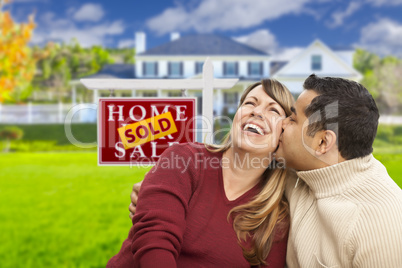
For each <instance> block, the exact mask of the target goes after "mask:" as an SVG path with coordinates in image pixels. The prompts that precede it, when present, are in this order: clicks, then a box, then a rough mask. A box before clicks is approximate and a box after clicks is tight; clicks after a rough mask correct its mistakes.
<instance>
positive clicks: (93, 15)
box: [73, 3, 105, 22]
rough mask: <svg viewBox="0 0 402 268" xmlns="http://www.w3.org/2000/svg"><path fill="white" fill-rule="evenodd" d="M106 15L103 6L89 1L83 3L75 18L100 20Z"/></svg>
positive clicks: (78, 19) (79, 19)
mask: <svg viewBox="0 0 402 268" xmlns="http://www.w3.org/2000/svg"><path fill="white" fill-rule="evenodd" d="M103 15H105V12H104V11H103V8H102V6H101V5H99V4H92V3H88V4H85V5H82V6H81V8H80V9H78V10H77V11H76V12H75V14H74V15H73V18H74V19H75V20H76V21H95V22H96V21H100V20H101V19H102V18H103Z"/></svg>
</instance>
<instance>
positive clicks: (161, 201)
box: [131, 145, 196, 267]
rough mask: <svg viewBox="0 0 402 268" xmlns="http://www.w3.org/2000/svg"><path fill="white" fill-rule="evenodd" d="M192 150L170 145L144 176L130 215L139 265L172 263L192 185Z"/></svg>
mask: <svg viewBox="0 0 402 268" xmlns="http://www.w3.org/2000/svg"><path fill="white" fill-rule="evenodd" d="M194 175H195V174H194V162H193V158H192V153H191V152H189V151H188V149H187V148H184V145H178V146H173V147H171V148H169V149H167V150H166V151H165V152H164V153H163V154H162V156H161V158H160V160H159V161H158V164H157V165H156V166H155V167H153V168H152V169H151V171H150V172H149V173H148V174H147V176H146V179H145V180H144V182H143V184H142V186H141V191H140V193H139V196H138V203H137V210H136V213H135V216H134V217H133V223H134V225H133V227H132V228H133V232H132V233H133V237H132V239H131V241H132V244H131V251H132V253H133V254H134V262H135V263H136V265H138V266H141V267H176V260H177V258H178V256H179V254H180V250H181V245H182V242H183V233H184V231H185V227H186V214H187V210H188V203H189V200H190V198H191V195H192V193H193V191H194V188H195V183H196V182H195V179H194V178H195V176H194Z"/></svg>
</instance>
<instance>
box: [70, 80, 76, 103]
mask: <svg viewBox="0 0 402 268" xmlns="http://www.w3.org/2000/svg"><path fill="white" fill-rule="evenodd" d="M71 99H72V100H71V101H72V103H73V106H74V105H76V104H77V89H76V86H75V85H73V88H72V94H71Z"/></svg>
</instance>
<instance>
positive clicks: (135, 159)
mask: <svg viewBox="0 0 402 268" xmlns="http://www.w3.org/2000/svg"><path fill="white" fill-rule="evenodd" d="M195 118H196V101H195V98H166V99H163V98H130V99H125V98H101V99H99V105H98V164H99V165H149V164H155V163H156V162H157V161H158V159H159V157H160V155H161V154H162V152H163V151H164V150H165V149H166V148H168V147H169V146H172V145H173V144H175V143H184V142H194V141H195V137H196V131H197V130H196V122H195Z"/></svg>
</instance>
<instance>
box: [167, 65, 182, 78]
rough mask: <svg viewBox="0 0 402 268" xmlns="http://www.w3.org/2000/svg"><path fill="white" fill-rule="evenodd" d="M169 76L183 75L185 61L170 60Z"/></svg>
mask: <svg viewBox="0 0 402 268" xmlns="http://www.w3.org/2000/svg"><path fill="white" fill-rule="evenodd" d="M168 69H169V70H168V73H169V76H182V75H183V63H182V62H169V66H168Z"/></svg>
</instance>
